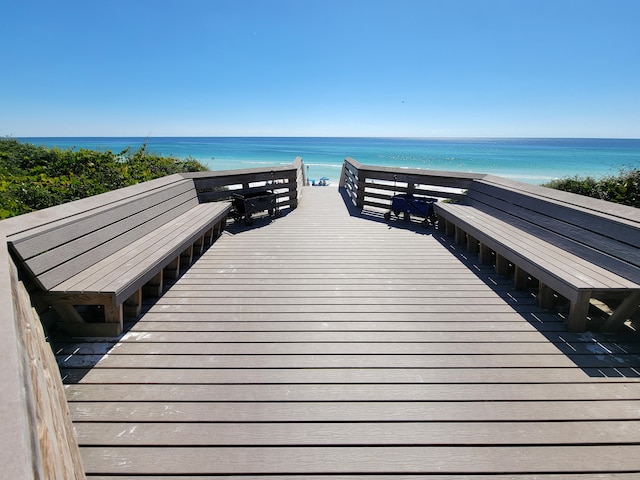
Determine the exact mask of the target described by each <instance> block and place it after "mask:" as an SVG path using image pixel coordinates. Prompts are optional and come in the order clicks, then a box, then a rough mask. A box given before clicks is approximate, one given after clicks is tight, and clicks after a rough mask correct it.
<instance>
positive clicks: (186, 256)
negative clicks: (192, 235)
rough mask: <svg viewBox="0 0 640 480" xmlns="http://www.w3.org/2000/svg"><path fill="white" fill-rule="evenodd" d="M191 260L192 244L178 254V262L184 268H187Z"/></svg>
mask: <svg viewBox="0 0 640 480" xmlns="http://www.w3.org/2000/svg"><path fill="white" fill-rule="evenodd" d="M191 262H193V245H190V246H189V247H187V249H186V250H185V251H184V252H182V253H181V254H180V263H181V265H182V266H183V267H184V268H189V267H190V266H191Z"/></svg>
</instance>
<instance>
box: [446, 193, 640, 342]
mask: <svg viewBox="0 0 640 480" xmlns="http://www.w3.org/2000/svg"><path fill="white" fill-rule="evenodd" d="M477 183H478V185H477V186H473V187H472V188H470V189H469V192H468V194H467V195H468V197H469V199H468V200H467V202H466V204H455V203H438V204H436V206H435V209H436V213H437V215H438V216H439V218H440V220H441V222H440V226H441V227H442V228H445V229H446V230H447V231H448V232H447V233H449V234H453V235H455V236H456V240H457V241H458V243H466V244H467V248H468V249H469V251H470V252H473V253H476V252H477V253H478V255H479V259H480V261H481V262H483V263H487V262H489V261H494V262H495V264H496V270H497V271H498V273H500V274H507V273H508V268H509V264H511V265H512V266H513V270H514V272H513V273H514V279H515V283H516V287H518V288H521V287H524V285H525V283H526V281H527V277H528V276H531V277H533V278H535V279H536V280H538V282H539V287H538V301H539V304H540V305H541V306H543V307H550V306H551V303H552V298H553V293H554V292H556V293H558V294H560V295H562V296H563V297H565V298H566V299H567V300H568V301H569V303H570V309H569V317H568V327H569V329H570V330H571V331H584V330H585V328H586V321H587V316H588V311H589V306H590V303H591V299H594V298H595V299H598V298H601V299H611V298H614V299H615V302H614V304H615V307H616V308H615V311H614V312H613V314H611V316H610V317H609V319H608V320H607V321H606V323H605V325H604V326H603V328H604V329H605V330H615V329H617V328H619V327H620V325H621V324H622V323H623V322H624V321H625V320H626V319H627V318H628V317H629V316H630V315H631V314H633V313H634V312H635V311H636V310H637V309H638V305H639V304H640V282H638V281H636V280H637V279H640V276H639V273H640V270H639V269H638V267H637V264H638V263H640V262H639V259H638V255H639V253H640V251H639V250H638V248H637V247H636V246H635V245H630V244H629V243H627V242H624V241H618V240H616V239H615V238H610V237H608V236H607V235H609V232H605V234H600V233H598V232H597V229H598V225H597V224H598V222H599V221H600V219H601V218H602V217H600V218H598V217H597V216H593V217H592V218H591V219H587V220H585V223H589V221H590V223H591V224H593V225H594V226H593V227H590V228H593V229H594V230H591V229H590V228H586V227H582V226H580V225H579V224H578V222H577V221H575V216H571V215H568V216H567V218H566V219H564V220H563V219H562V218H561V216H560V215H558V214H554V213H553V212H554V211H555V210H557V209H558V207H557V206H553V205H552V206H551V207H549V206H548V204H546V203H545V201H544V200H543V199H541V198H539V197H537V198H535V196H533V195H531V196H529V195H525V194H524V193H522V192H518V193H517V194H516V193H514V192H513V191H511V190H508V189H507V191H505V190H504V189H500V188H497V187H496V186H495V185H489V183H488V182H477ZM488 192H489V193H488ZM523 196H524V197H526V198H523ZM509 198H511V199H512V201H511V202H509V200H505V199H509ZM532 199H534V200H533V201H532ZM534 203H535V204H536V205H537V206H536V208H535V209H534V208H532V205H533V204H534ZM523 205H526V206H523ZM543 205H544V206H543ZM562 208H568V207H565V206H564V205H563V206H562ZM580 214H582V215H587V213H585V212H584V211H582V212H581V213H580ZM563 215H566V212H565V213H564V214H563ZM606 221H607V222H609V223H611V222H613V220H611V219H610V218H607V219H606ZM572 222H573V223H572ZM629 223H632V222H628V221H627V225H624V227H621V228H624V229H626V230H630V231H631V233H630V234H628V236H629V238H636V237H635V236H634V235H633V228H636V227H635V226H634V225H632V224H631V225H629ZM619 225H620V224H618V226H619ZM623 235H624V232H622V233H621V234H620V236H623ZM493 255H495V257H494V256H493Z"/></svg>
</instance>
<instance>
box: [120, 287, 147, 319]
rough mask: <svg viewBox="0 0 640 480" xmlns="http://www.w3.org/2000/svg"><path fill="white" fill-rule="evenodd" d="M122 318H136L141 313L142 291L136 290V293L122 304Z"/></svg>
mask: <svg viewBox="0 0 640 480" xmlns="http://www.w3.org/2000/svg"><path fill="white" fill-rule="evenodd" d="M123 313H124V316H125V318H138V317H139V316H140V313H142V289H138V290H136V292H135V293H134V294H133V295H131V296H130V297H129V298H127V299H126V300H125V302H124V312H123Z"/></svg>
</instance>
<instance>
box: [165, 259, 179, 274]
mask: <svg viewBox="0 0 640 480" xmlns="http://www.w3.org/2000/svg"><path fill="white" fill-rule="evenodd" d="M163 275H164V276H165V277H166V278H173V279H176V278H178V277H179V276H180V255H178V256H177V257H176V258H174V259H173V260H171V261H170V262H169V264H168V265H167V266H166V267H164V273H163Z"/></svg>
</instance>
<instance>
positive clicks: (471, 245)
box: [467, 233, 480, 255]
mask: <svg viewBox="0 0 640 480" xmlns="http://www.w3.org/2000/svg"><path fill="white" fill-rule="evenodd" d="M479 248H480V247H479V246H478V240H477V239H476V238H475V237H472V236H471V235H469V234H468V233H467V252H469V253H470V254H471V255H475V254H477V253H478V250H479Z"/></svg>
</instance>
